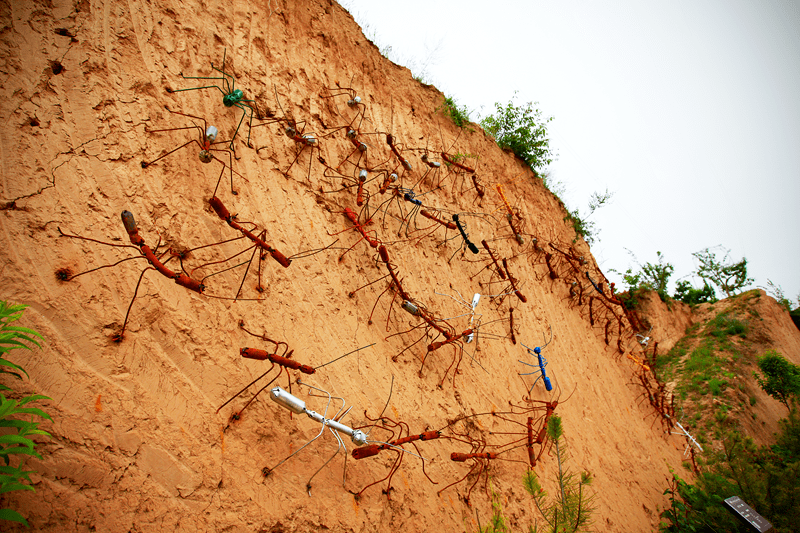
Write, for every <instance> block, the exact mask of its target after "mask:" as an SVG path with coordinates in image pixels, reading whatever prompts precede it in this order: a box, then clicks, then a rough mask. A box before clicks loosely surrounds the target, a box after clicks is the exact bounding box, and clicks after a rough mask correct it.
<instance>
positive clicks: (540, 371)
mask: <svg viewBox="0 0 800 533" xmlns="http://www.w3.org/2000/svg"><path fill="white" fill-rule="evenodd" d="M552 340H553V329H552V328H551V329H550V340H549V341H547V342H546V343H545V345H544V346H542V347H541V348H540V347H538V346H537V347H536V348H534V349H530V348H528V347H527V346H525V345H524V344H523V345H522V346H525V349H527V350H528V354H529V355H535V356H536V357H537V359H538V360H539V362H538V364H531V363H526V362H525V361H522V360H519V362H520V363H522V364H523V365H527V366H531V367H534V369H535V370H533V372H528V373H525V374H520V376H530V375H531V374H537V373H538V374H539V377H537V378H536V381H534V382H533V385H531V388H530V390H528V394H530V393H531V391H532V390H533V388H534V387H535V386H536V383H537V382H538V381H539V379H542V381H543V382H544V388H545V389H547V390H548V392H549V391H552V390H553V384H552V383H551V382H550V378H549V377H547V373H546V372H545V369H544V367H546V366H547V359H545V358H544V357H543V356H542V350H543V349H544V348H547V345H548V344H550V342H551V341H552ZM537 366H538V367H539V368H538V369H536V367H537Z"/></svg>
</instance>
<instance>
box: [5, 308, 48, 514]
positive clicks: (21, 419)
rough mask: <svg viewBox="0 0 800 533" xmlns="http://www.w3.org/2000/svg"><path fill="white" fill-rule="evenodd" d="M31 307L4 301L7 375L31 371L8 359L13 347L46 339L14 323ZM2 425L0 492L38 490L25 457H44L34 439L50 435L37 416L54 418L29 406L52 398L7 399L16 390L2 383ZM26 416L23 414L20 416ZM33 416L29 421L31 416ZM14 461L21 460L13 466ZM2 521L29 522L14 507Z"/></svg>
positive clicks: (25, 346)
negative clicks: (36, 401) (36, 419)
mask: <svg viewBox="0 0 800 533" xmlns="http://www.w3.org/2000/svg"><path fill="white" fill-rule="evenodd" d="M26 307H27V306H25V305H10V304H8V303H7V302H5V301H0V375H2V374H6V375H10V376H14V377H15V378H17V379H22V375H21V374H25V376H26V377H27V375H28V373H27V372H25V370H24V369H23V368H22V367H21V366H19V365H17V364H14V363H12V362H11V361H8V360H7V359H5V355H6V354H7V353H8V352H10V351H11V350H15V349H18V348H24V349H26V350H30V349H31V347H30V346H28V345H27V344H25V343H26V342H28V343H32V344H35V345H36V346H39V347H41V346H40V345H39V343H38V342H37V341H36V340H35V339H34V338H33V337H39V338H42V336H41V335H39V334H38V333H37V332H35V331H34V330H32V329H29V328H23V327H20V326H12V325H11V324H13V323H14V322H16V321H17V320H19V319H20V318H21V317H22V312H23V311H24V310H25V308H26ZM0 391H3V392H2V393H0V427H2V428H6V429H5V431H3V434H2V435H0V458H2V460H3V463H4V464H2V465H0V494H5V493H6V492H10V491H14V490H31V491H34V490H35V489H34V488H33V487H32V486H31V485H29V484H26V483H23V481H27V482H28V483H30V482H31V479H30V475H31V473H32V472H33V470H25V456H32V457H36V458H39V459H41V455H39V453H37V452H36V443H35V442H34V441H33V440H32V437H33V436H35V435H44V436H50V434H49V433H48V432H46V431H43V430H41V429H38V426H39V422H34V421H33V417H34V416H38V417H41V418H44V419H46V420H51V418H50V416H49V415H48V414H47V413H45V412H44V411H42V410H41V409H37V408H35V407H25V406H26V405H27V404H28V403H30V402H33V401H35V400H49V399H50V398H48V397H46V396H41V395H33V396H27V397H25V398H22V399H21V400H13V399H10V398H6V397H5V394H3V393H4V392H6V391H12V392H13V389H12V388H11V387H8V386H6V385H3V384H2V383H0ZM20 415H22V416H20ZM28 418H29V419H30V421H28V420H27V419H28ZM12 463H17V464H16V466H12ZM0 520H11V521H14V522H21V523H23V524H25V525H26V526H27V525H28V521H27V520H25V518H24V517H23V516H22V515H20V514H19V513H18V512H16V511H14V510H12V509H0Z"/></svg>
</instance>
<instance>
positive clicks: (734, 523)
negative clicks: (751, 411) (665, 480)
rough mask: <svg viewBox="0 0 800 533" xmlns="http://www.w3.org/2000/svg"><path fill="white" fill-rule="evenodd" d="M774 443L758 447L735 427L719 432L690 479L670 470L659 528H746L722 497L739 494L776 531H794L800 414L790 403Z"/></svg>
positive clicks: (799, 505) (799, 511) (707, 531)
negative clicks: (716, 445)
mask: <svg viewBox="0 0 800 533" xmlns="http://www.w3.org/2000/svg"><path fill="white" fill-rule="evenodd" d="M780 428H781V431H780V433H778V434H777V439H776V443H775V444H774V445H772V446H760V447H757V446H756V445H755V444H754V443H753V441H752V439H750V438H749V437H745V436H743V435H742V434H741V433H739V432H738V431H728V432H726V433H725V434H724V435H723V436H721V439H720V440H721V442H722V449H721V450H714V451H709V452H708V453H707V454H706V455H705V457H706V465H707V466H706V467H705V468H704V469H703V470H704V471H703V472H702V473H701V474H700V475H699V476H698V478H697V480H696V481H695V483H694V484H689V483H687V482H685V481H683V480H682V479H680V478H679V477H678V476H677V475H675V474H673V480H672V483H671V486H670V488H669V489H667V491H666V492H665V493H664V494H670V502H671V505H670V507H669V508H668V509H666V510H664V511H663V512H662V513H661V518H662V519H665V521H662V523H661V526H660V531H670V532H685V531H696V532H703V533H713V532H719V533H721V532H723V531H724V532H746V531H752V530H751V529H749V528H748V527H747V526H746V525H744V524H742V523H740V522H739V521H738V520H736V519H735V518H734V517H733V515H732V514H730V513H729V512H728V511H727V510H726V509H725V507H724V505H723V500H724V499H725V498H728V497H730V496H734V495H738V496H740V497H741V498H742V499H743V500H744V501H745V502H747V503H748V504H749V505H750V506H751V507H752V508H753V509H755V510H756V511H757V512H758V513H759V514H761V515H762V516H764V518H766V519H767V520H769V521H770V522H771V523H772V525H773V526H774V528H775V529H774V530H770V531H775V532H776V533H780V532H784V531H786V532H788V531H796V525H797V523H798V520H800V498H798V497H797V495H798V494H800V415H799V414H798V411H797V409H792V410H791V411H790V413H789V417H788V418H786V419H783V420H781V421H780Z"/></svg>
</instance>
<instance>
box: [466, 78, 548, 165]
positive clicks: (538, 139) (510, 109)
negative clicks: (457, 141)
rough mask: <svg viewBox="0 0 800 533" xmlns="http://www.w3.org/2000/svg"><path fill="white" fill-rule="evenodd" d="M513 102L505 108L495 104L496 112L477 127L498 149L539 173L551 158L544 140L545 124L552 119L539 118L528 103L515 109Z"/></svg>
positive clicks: (546, 142)
mask: <svg viewBox="0 0 800 533" xmlns="http://www.w3.org/2000/svg"><path fill="white" fill-rule="evenodd" d="M514 98H516V93H514ZM514 98H512V99H511V101H510V102H509V103H508V104H507V105H506V106H502V105H500V103H499V102H498V103H495V104H494V105H495V109H496V111H497V112H496V113H495V114H494V115H489V116H488V117H485V118H483V119H482V120H481V126H482V127H483V129H484V131H485V132H486V133H487V134H489V135H491V136H492V137H494V139H495V140H496V141H497V144H498V145H499V146H500V148H502V149H503V150H506V149H507V150H511V151H512V152H513V153H514V154H515V155H516V156H517V157H519V158H520V159H522V160H523V161H524V162H525V163H526V164H527V165H528V166H529V167H530V168H531V169H532V170H534V171H536V170H538V169H543V168H544V167H546V166H547V165H549V164H550V163H552V162H553V157H554V154H553V153H552V152H551V151H550V139H549V137H548V136H547V123H548V122H550V121H551V120H553V117H548V118H542V112H541V111H539V110H538V109H536V108H534V107H533V106H534V104H533V103H532V102H528V103H527V104H525V105H522V106H517V105H515V104H514Z"/></svg>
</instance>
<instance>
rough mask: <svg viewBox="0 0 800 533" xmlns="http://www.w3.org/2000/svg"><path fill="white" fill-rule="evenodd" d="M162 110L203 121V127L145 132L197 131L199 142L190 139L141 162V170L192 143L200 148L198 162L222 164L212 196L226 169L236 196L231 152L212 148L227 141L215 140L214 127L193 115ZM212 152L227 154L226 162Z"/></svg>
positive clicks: (167, 108)
mask: <svg viewBox="0 0 800 533" xmlns="http://www.w3.org/2000/svg"><path fill="white" fill-rule="evenodd" d="M164 108H165V109H166V110H167V111H169V112H170V113H174V114H176V115H183V116H184V117H189V118H192V119H196V120H202V121H203V127H202V128H200V127H199V126H198V125H196V124H194V125H192V126H184V127H178V128H164V129H157V130H146V132H147V133H160V132H165V131H178V130H187V129H197V130H199V132H200V138H199V140H197V139H192V140H190V141H187V142H185V143H183V144H182V145H180V146H178V147H177V148H173V149H172V150H170V151H168V152H165V153H163V154H161V155H160V156H158V157H157V158H155V159H153V160H152V161H142V168H147V167H149V166H150V165H152V164H153V163H155V162H156V161H160V160H161V159H164V158H165V157H167V156H168V155H170V154H173V153H175V152H177V151H178V150H180V149H181V148H183V147H185V146H188V145H190V144H192V143H195V144H197V145H198V146H199V147H200V151H199V152H198V154H197V157H198V159H200V161H201V162H202V163H210V162H212V161H214V160H216V161H219V162H220V163H221V164H222V170H221V171H220V173H219V178H218V179H217V185H216V187H214V194H213V195H214V196H216V194H217V189H218V188H219V184H220V182H221V181H222V175H223V174H224V173H225V169H226V168H228V169H230V176H231V193H232V194H238V193H237V192H236V190H235V189H234V188H233V174H234V172H235V171H234V170H233V156H232V153H231V151H230V150H228V149H223V148H213V146H215V145H219V144H224V143H227V142H228V141H218V140H217V135H218V133H219V131H218V130H217V128H216V127H215V126H209V125H207V124H206V121H205V119H202V118H200V117H196V116H194V115H189V114H187V113H181V112H179V111H172V110H171V109H170V108H169V107H167V106H164ZM214 152H225V153H226V154H228V162H227V163H225V162H224V161H222V160H221V159H219V158H218V157H217V156H216V155H214ZM236 175H238V176H239V177H242V176H241V174H239V173H238V172H236Z"/></svg>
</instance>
